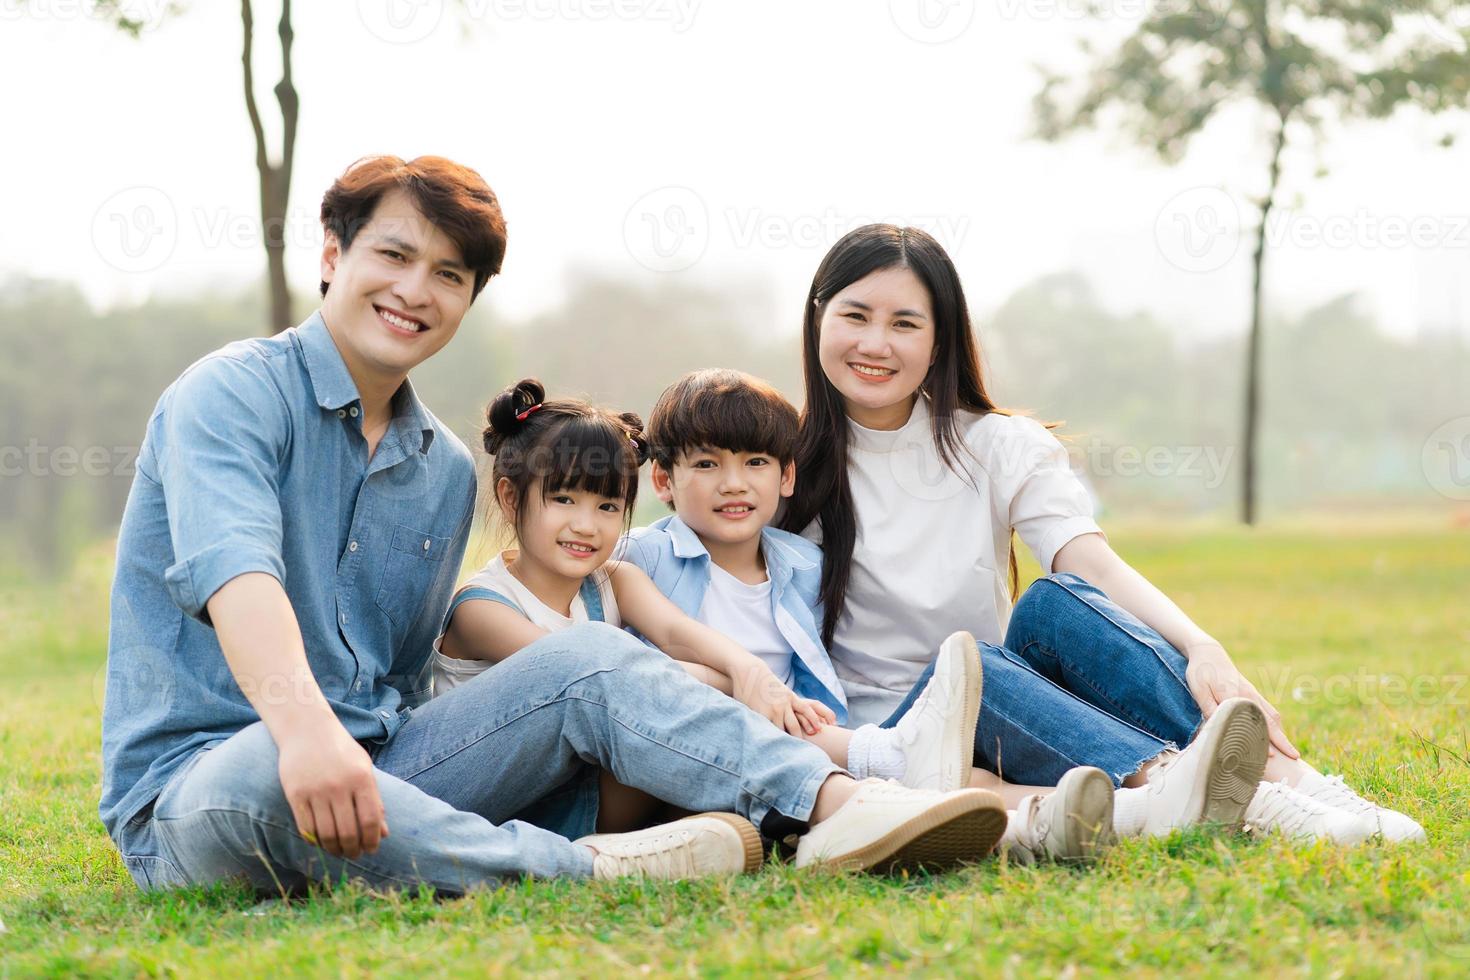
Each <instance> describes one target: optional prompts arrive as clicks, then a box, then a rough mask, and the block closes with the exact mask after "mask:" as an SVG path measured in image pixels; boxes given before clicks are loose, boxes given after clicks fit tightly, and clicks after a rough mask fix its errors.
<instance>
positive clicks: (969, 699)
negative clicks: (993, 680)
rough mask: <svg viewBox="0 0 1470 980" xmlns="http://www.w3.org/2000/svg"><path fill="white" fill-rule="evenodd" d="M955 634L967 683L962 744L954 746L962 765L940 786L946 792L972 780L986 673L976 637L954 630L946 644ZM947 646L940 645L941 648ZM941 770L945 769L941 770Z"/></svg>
mask: <svg viewBox="0 0 1470 980" xmlns="http://www.w3.org/2000/svg"><path fill="white" fill-rule="evenodd" d="M956 637H958V638H959V643H960V646H961V648H962V649H961V650H960V656H961V658H962V662H963V664H964V670H963V672H962V674H961V676H962V678H963V683H964V685H965V703H964V707H963V709H962V710H963V712H964V713H963V715H962V716H961V717H962V718H963V719H964V728H963V729H962V731H961V733H960V744H959V746H958V748H956V749H955V754H956V756H958V757H959V759H960V765H959V766H958V767H956V772H955V778H954V779H952V780H949V782H948V783H947V784H946V785H942V786H940V787H939V789H940V790H942V791H944V792H946V793H947V792H951V791H953V790H957V789H964V788H965V787H966V786H968V785H969V783H970V768H971V767H972V766H973V765H974V762H975V728H976V726H978V725H979V724H980V699H981V696H982V695H981V692H982V691H983V690H984V684H985V674H984V672H983V669H982V667H981V663H980V647H979V645H977V644H976V643H975V637H973V636H971V635H970V634H969V633H966V632H965V631H963V630H960V631H958V632H956V633H952V634H951V635H950V637H949V639H947V640H945V641H944V646H948V645H949V643H950V642H951V641H952V640H954V639H955V638H956ZM944 646H941V648H940V649H941V651H942V650H943V648H944ZM940 771H941V773H942V772H943V770H942V769H941V770H940Z"/></svg>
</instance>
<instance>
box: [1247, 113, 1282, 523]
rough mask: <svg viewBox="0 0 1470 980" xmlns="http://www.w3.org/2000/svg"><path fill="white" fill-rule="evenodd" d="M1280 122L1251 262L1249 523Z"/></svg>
mask: <svg viewBox="0 0 1470 980" xmlns="http://www.w3.org/2000/svg"><path fill="white" fill-rule="evenodd" d="M1278 122H1279V125H1278V127H1277V130H1276V138H1275V141H1274V144H1273V146H1272V149H1271V174H1270V181H1269V182H1268V184H1267V186H1266V197H1265V199H1264V200H1262V201H1261V226H1260V227H1259V228H1258V229H1256V252H1255V256H1254V257H1253V261H1252V266H1251V332H1250V340H1249V342H1248V344H1247V348H1246V367H1245V452H1244V454H1243V455H1244V456H1245V467H1244V475H1243V479H1242V486H1241V494H1242V497H1241V519H1242V520H1244V521H1245V523H1246V524H1247V525H1253V524H1255V523H1256V514H1257V508H1256V462H1257V447H1256V441H1257V439H1256V437H1257V433H1258V432H1259V429H1260V415H1261V271H1262V269H1263V267H1264V266H1265V260H1266V225H1267V222H1269V221H1270V220H1271V209H1272V208H1273V207H1275V205H1276V185H1277V184H1278V183H1279V182H1280V179H1281V150H1282V148H1283V147H1284V146H1285V145H1286V116H1285V115H1284V114H1282V115H1278Z"/></svg>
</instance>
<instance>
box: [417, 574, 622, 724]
mask: <svg viewBox="0 0 1470 980" xmlns="http://www.w3.org/2000/svg"><path fill="white" fill-rule="evenodd" d="M517 554H518V552H516V551H502V552H501V553H500V554H499V555H497V556H496V557H495V560H494V561H492V562H490V563H489V564H488V565H486V566H485V567H484V568H482V569H480V570H479V571H478V572H476V573H475V575H474V577H473V578H471V579H470V580H469V581H468V582H466V583H465V584H464V585H463V586H462V587H461V588H460V589H459V592H458V593H456V597H458V595H459V594H462V593H469V594H470V595H471V597H475V598H482V599H488V600H489V601H492V602H500V603H502V604H504V605H507V606H510V607H511V608H512V609H515V610H516V611H517V612H519V613H520V614H521V615H522V616H525V617H526V618H527V619H529V620H530V621H531V622H532V623H535V624H536V625H537V626H539V627H541V628H542V629H544V630H546V631H547V632H548V633H555V632H556V631H557V630H564V629H566V628H567V627H568V626H572V625H575V624H576V623H585V622H587V621H588V619H589V616H588V614H587V603H586V601H585V600H584V599H583V598H582V591H580V590H579V591H578V593H577V594H576V595H575V596H573V597H572V603H571V613H572V614H571V615H570V616H563V615H562V614H561V613H559V612H557V611H556V610H555V609H552V608H551V607H550V606H548V605H547V604H546V603H544V602H542V601H541V600H540V599H538V598H536V595H535V593H533V592H532V591H531V590H530V589H528V588H526V586H525V584H524V583H522V582H521V580H520V579H518V578H516V577H515V576H514V575H512V574H511V573H510V569H509V568H507V567H506V562H507V561H510V562H514V561H515V559H516V555H517ZM588 578H590V579H591V580H592V583H593V585H594V586H595V587H596V589H597V596H598V598H599V599H601V601H602V619H601V621H602V622H604V623H610V624H612V625H613V626H618V627H621V626H622V625H623V621H622V618H621V617H620V616H619V615H618V600H617V597H616V596H614V595H613V589H612V581H611V579H610V578H609V577H608V574H607V569H605V568H599V569H597V570H596V571H594V572H593V573H592V574H591V575H589V576H588ZM476 590H485V591H484V592H477V591H476ZM486 592H488V593H490V594H489V595H486V594H485V593H486ZM452 608H453V606H451V609H452ZM443 642H444V637H443V636H442V635H441V636H440V637H439V638H438V639H437V640H435V641H434V696H435V697H437V696H439V695H440V694H443V693H444V692H445V691H448V690H450V689H451V688H455V687H458V686H459V685H461V684H463V683H464V682H465V681H467V680H469V679H470V678H472V677H476V676H478V675H479V674H482V673H484V672H485V671H486V670H488V669H489V668H490V667H492V666H494V664H493V663H492V662H491V661H489V660H461V659H459V658H457V657H446V656H445V655H444V654H442V653H440V652H439V650H440V644H441V643H443Z"/></svg>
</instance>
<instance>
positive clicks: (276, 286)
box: [94, 0, 301, 333]
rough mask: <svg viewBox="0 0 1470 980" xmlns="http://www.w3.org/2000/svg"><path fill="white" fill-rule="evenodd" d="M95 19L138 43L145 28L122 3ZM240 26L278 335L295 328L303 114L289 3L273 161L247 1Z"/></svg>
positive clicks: (282, 28)
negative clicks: (293, 232) (291, 257)
mask: <svg viewBox="0 0 1470 980" xmlns="http://www.w3.org/2000/svg"><path fill="white" fill-rule="evenodd" d="M94 2H95V3H96V9H97V11H98V13H99V14H102V15H104V16H106V17H107V18H108V19H110V20H111V22H112V23H113V24H114V25H115V26H116V27H117V28H118V29H119V30H121V31H123V32H124V33H126V34H127V35H129V36H130V37H132V38H134V39H136V38H138V37H139V35H140V34H141V33H142V31H143V28H144V27H145V26H147V25H146V23H145V22H144V21H142V20H140V19H138V18H137V17H136V16H134V13H135V12H134V11H133V10H132V7H131V6H130V5H129V4H128V3H127V2H125V0H94ZM182 6H183V5H182V4H179V3H169V4H168V5H167V10H166V11H165V13H177V12H178V11H179V10H180V9H182ZM240 21H241V23H242V25H243V26H244V34H243V39H242V44H241V55H240V62H241V67H242V69H243V71H244V82H245V112H246V114H247V115H248V116H249V117H250V131H251V133H252V134H253V135H254V137H255V170H256V173H257V174H258V176H259V179H260V227H261V240H262V244H263V245H264V246H265V266H266V289H267V296H268V298H269V302H270V305H269V312H268V313H267V317H268V319H267V320H266V330H267V332H268V333H277V332H278V331H281V330H285V329H286V328H287V327H292V326H295V325H296V318H295V316H294V315H293V314H292V312H291V289H290V287H289V286H288V285H287V283H286V209H287V207H288V206H289V204H290V197H291V168H292V165H293V164H294V163H295V160H296V124H297V120H298V119H299V118H300V113H301V99H300V97H299V96H298V95H297V93H296V84H295V82H294V81H293V80H292V75H291V46H292V45H293V44H294V43H295V40H296V34H295V32H294V31H293V30H292V28H291V0H281V17H280V20H278V21H277V22H276V36H277V38H278V39H279V41H280V45H281V78H280V80H279V81H277V82H276V85H275V88H274V89H273V91H274V92H275V96H276V103H277V105H279V106H280V110H281V135H280V144H281V155H280V158H279V159H278V160H276V161H274V162H273V161H272V160H271V158H270V151H269V150H268V149H267V140H266V132H265V123H264V121H263V120H262V119H261V113H260V106H259V104H258V103H257V102H256V99H255V60H254V50H255V11H254V9H253V8H252V6H251V0H240Z"/></svg>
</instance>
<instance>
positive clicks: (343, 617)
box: [337, 613, 347, 626]
mask: <svg viewBox="0 0 1470 980" xmlns="http://www.w3.org/2000/svg"><path fill="white" fill-rule="evenodd" d="M337 618H338V620H340V621H341V623H342V625H343V626H346V625H347V614H346V613H342V614H340V615H339V616H338V617H337Z"/></svg>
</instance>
